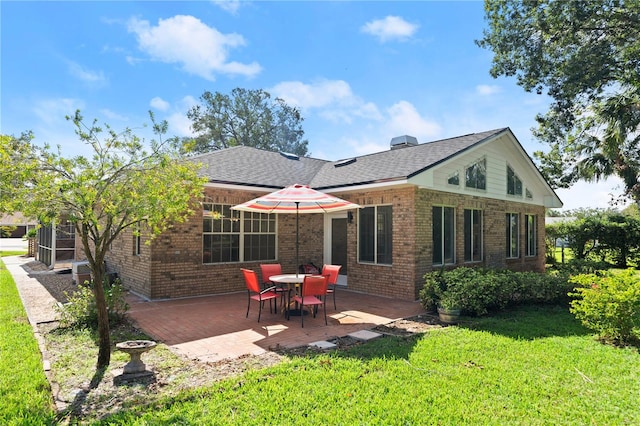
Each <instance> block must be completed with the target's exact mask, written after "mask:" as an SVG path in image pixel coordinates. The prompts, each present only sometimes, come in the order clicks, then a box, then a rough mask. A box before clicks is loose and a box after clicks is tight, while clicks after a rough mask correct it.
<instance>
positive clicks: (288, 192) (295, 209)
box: [231, 184, 360, 274]
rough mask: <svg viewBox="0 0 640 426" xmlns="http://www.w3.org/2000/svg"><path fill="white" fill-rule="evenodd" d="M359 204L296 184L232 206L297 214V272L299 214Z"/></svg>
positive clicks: (338, 209)
mask: <svg viewBox="0 0 640 426" xmlns="http://www.w3.org/2000/svg"><path fill="white" fill-rule="evenodd" d="M359 207H360V206H359V205H358V204H354V203H351V202H349V201H346V200H343V199H341V198H338V197H334V196H332V195H329V194H325V193H324V192H320V191H316V190H315V189H311V188H309V186H308V185H300V184H295V185H291V186H287V187H286V188H283V189H280V190H278V191H275V192H272V193H270V194H267V195H263V196H262V197H258V198H255V199H253V200H251V201H247V202H246V203H242V204H238V205H237V206H233V207H231V208H232V209H233V210H242V211H247V212H260V213H295V214H296V274H297V273H298V266H297V265H299V263H300V261H299V258H298V252H299V247H298V246H299V241H298V239H299V228H298V215H299V214H300V213H333V212H339V211H343V210H351V209H357V208H359Z"/></svg>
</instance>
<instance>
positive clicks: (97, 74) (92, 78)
mask: <svg viewBox="0 0 640 426" xmlns="http://www.w3.org/2000/svg"><path fill="white" fill-rule="evenodd" d="M68 66H69V74H71V75H72V76H74V77H75V78H77V79H79V80H82V81H84V82H85V83H89V84H92V85H97V86H102V85H104V84H106V83H107V78H106V77H105V76H104V73H103V72H102V71H92V70H89V69H87V68H84V67H83V66H82V65H80V64H78V63H76V62H73V61H69V62H68Z"/></svg>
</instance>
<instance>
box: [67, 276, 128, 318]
mask: <svg viewBox="0 0 640 426" xmlns="http://www.w3.org/2000/svg"><path fill="white" fill-rule="evenodd" d="M124 291H125V290H124V287H123V286H122V284H121V283H120V280H119V279H116V280H115V281H114V282H113V283H112V284H109V283H108V282H105V284H104V295H105V299H106V302H107V312H108V314H109V324H110V325H112V326H113V325H116V324H118V323H120V322H121V321H122V320H123V319H124V317H125V314H126V312H127V310H128V309H129V305H128V304H127V302H126V301H125V299H124ZM65 296H66V297H67V300H68V303H66V304H65V305H62V306H60V307H58V312H59V313H60V324H61V325H62V326H63V327H78V328H82V327H89V328H96V327H97V326H98V310H97V309H96V301H95V297H94V295H93V290H92V289H91V288H90V286H87V285H80V286H79V289H78V291H76V292H74V293H73V294H68V293H67V292H65Z"/></svg>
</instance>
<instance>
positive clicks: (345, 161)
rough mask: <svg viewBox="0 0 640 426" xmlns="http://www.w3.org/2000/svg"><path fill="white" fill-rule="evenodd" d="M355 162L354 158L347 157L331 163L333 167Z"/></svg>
mask: <svg viewBox="0 0 640 426" xmlns="http://www.w3.org/2000/svg"><path fill="white" fill-rule="evenodd" d="M355 162H356V159H355V158H347V159H346V160H340V161H338V162H337V163H336V164H334V165H333V167H344V166H348V165H349V164H352V163H355Z"/></svg>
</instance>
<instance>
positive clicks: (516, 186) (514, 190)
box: [507, 166, 522, 197]
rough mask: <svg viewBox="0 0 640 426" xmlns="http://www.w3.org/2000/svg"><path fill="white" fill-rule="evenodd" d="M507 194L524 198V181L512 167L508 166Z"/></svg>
mask: <svg viewBox="0 0 640 426" xmlns="http://www.w3.org/2000/svg"><path fill="white" fill-rule="evenodd" d="M507 194H509V195H518V196H520V197H522V181H521V180H520V178H519V177H518V175H516V173H515V172H514V171H513V169H512V168H511V166H507Z"/></svg>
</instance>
